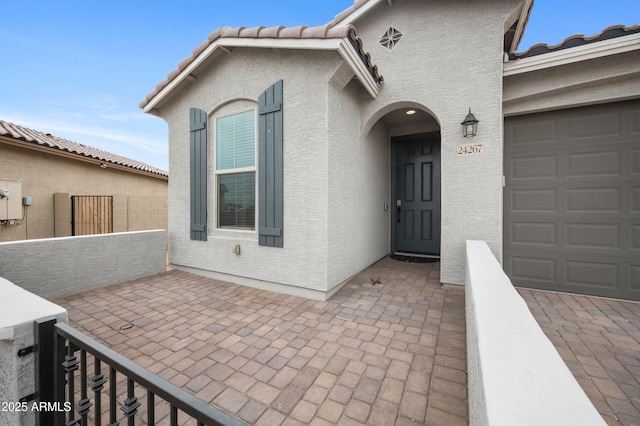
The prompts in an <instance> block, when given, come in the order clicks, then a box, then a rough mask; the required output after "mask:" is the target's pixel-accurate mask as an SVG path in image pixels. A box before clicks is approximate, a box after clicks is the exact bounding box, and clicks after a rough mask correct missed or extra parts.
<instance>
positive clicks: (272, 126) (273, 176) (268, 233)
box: [258, 80, 283, 247]
mask: <svg viewBox="0 0 640 426" xmlns="http://www.w3.org/2000/svg"><path fill="white" fill-rule="evenodd" d="M282 124H283V123H282V80H280V81H278V82H276V83H275V84H274V85H273V86H271V87H269V88H268V89H267V90H266V91H265V92H264V93H263V94H262V95H260V98H259V99H258V204H259V211H258V233H259V244H260V245H261V246H269V247H282V245H283V244H282V243H283V238H282V237H283V230H282V225H283V202H282V198H283V197H282V130H283V125H282Z"/></svg>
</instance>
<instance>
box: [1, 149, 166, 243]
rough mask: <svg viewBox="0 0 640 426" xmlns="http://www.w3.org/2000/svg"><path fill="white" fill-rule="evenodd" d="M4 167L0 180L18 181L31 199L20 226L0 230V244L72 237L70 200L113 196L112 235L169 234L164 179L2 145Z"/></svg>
mask: <svg viewBox="0 0 640 426" xmlns="http://www.w3.org/2000/svg"><path fill="white" fill-rule="evenodd" d="M0 166H1V167H0V179H6V180H17V181H20V182H21V184H22V195H23V196H29V197H32V199H33V204H32V206H30V207H28V212H27V218H26V219H25V220H24V221H23V222H22V223H21V224H17V225H13V226H7V225H0V241H15V240H23V239H27V232H28V238H29V239H35V238H51V237H58V236H68V235H71V226H70V221H71V206H70V204H71V201H70V200H69V196H70V195H115V197H114V232H122V231H137V230H145V229H158V228H163V229H166V228H167V219H166V216H167V213H166V204H167V198H168V196H167V192H168V186H167V181H166V180H164V179H158V178H154V177H149V176H144V175H141V174H138V173H131V172H127V171H123V170H117V169H115V168H112V167H107V168H106V169H103V168H101V167H100V165H99V164H92V163H86V162H82V161H77V160H73V159H70V158H66V157H61V156H57V155H50V154H46V153H44V152H40V151H36V150H31V149H25V148H20V147H16V146H12V145H7V144H4V143H1V142H0ZM56 194H57V195H56ZM116 194H120V196H118V195H116ZM123 204H124V208H126V210H122V208H123V207H122V205H123ZM123 214H125V215H126V216H125V217H124V218H122V215H123ZM116 215H118V216H116ZM123 221H124V222H123Z"/></svg>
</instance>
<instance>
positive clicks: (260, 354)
mask: <svg viewBox="0 0 640 426" xmlns="http://www.w3.org/2000/svg"><path fill="white" fill-rule="evenodd" d="M56 303H58V304H60V305H61V306H64V307H65V308H67V309H68V311H69V318H70V323H71V325H73V326H74V327H76V328H77V329H79V330H80V331H84V332H86V333H87V334H89V335H91V336H93V337H94V338H97V340H99V341H102V342H103V343H105V344H106V345H107V346H109V347H111V348H113V349H115V350H116V351H118V352H120V353H121V354H123V355H124V356H127V357H128V358H130V359H132V360H134V361H135V362H137V363H138V364H140V365H142V366H143V367H146V368H149V369H150V370H151V371H153V372H155V373H157V374H158V375H160V376H161V377H163V378H165V379H167V380H169V381H170V382H172V383H174V384H176V385H178V386H180V387H182V388H184V389H186V390H188V391H189V392H192V393H194V394H195V395H197V396H198V397H200V398H201V399H203V400H205V401H207V402H209V403H211V404H212V405H214V406H216V407H218V408H220V409H221V410H223V411H225V412H227V413H229V414H231V415H233V416H235V417H237V418H240V419H242V420H243V421H245V422H247V423H249V424H257V425H280V424H287V425H303V424H304V425H306V424H311V425H334V424H339V425H365V424H366V425H385V426H387V425H393V424H396V425H408V424H429V425H439V424H442V425H464V424H467V423H468V416H467V377H466V342H465V340H466V337H465V336H466V335H465V315H464V291H463V290H462V289H461V288H449V287H443V286H441V285H440V276H439V264H438V263H429V264H414V263H404V262H398V261H395V260H392V259H390V258H385V259H383V260H381V261H379V262H378V263H376V264H375V265H373V266H371V267H370V268H368V269H367V270H365V271H364V272H362V273H361V274H359V275H358V276H356V277H354V278H353V279H352V280H350V281H349V283H347V284H346V285H345V286H344V287H343V288H342V289H340V290H339V291H338V292H337V293H336V294H335V295H334V296H333V297H332V298H331V299H330V300H328V301H325V302H320V301H313V300H308V299H304V298H299V297H293V296H285V295H281V294H277V293H271V292H268V291H262V290H256V289H251V288H247V287H242V286H238V285H234V284H230V283H226V282H221V281H216V280H213V279H210V278H204V277H200V276H197V275H192V274H189V273H186V272H182V271H177V270H173V271H169V272H167V273H163V274H160V275H155V276H152V277H147V278H143V279H139V280H135V281H131V282H127V283H123V284H119V285H115V286H110V287H108V288H104V289H100V290H96V291H91V292H87V293H82V294H79V295H76V296H72V297H68V298H65V299H60V300H57V301H56ZM128 323H130V324H133V327H132V328H129V329H127V330H120V327H121V326H123V325H125V324H128ZM141 408H142V409H144V404H143V406H142V407H141ZM165 413H166V410H165ZM156 416H157V418H158V417H159V416H160V415H159V414H156Z"/></svg>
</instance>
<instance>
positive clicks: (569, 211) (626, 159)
mask: <svg viewBox="0 0 640 426" xmlns="http://www.w3.org/2000/svg"><path fill="white" fill-rule="evenodd" d="M544 126H547V128H539V127H544ZM504 151H505V160H504V174H505V189H504V215H505V216H504V267H505V271H506V272H507V274H508V275H509V276H510V277H511V279H512V281H513V283H514V284H515V285H520V286H526V287H533V288H541V289H546V290H557V291H568V292H577V293H584V294H592V295H600V296H605V297H618V298H627V299H633V300H640V100H634V101H628V102H619V103H615V104H607V105H597V106H592V107H585V108H575V109H572V110H564V111H552V112H545V113H540V114H532V115H529V116H521V117H511V118H508V119H506V120H505V150H504Z"/></svg>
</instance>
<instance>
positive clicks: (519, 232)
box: [509, 222, 558, 247]
mask: <svg viewBox="0 0 640 426" xmlns="http://www.w3.org/2000/svg"><path fill="white" fill-rule="evenodd" d="M509 242H510V243H511V244H516V245H517V244H524V245H536V246H545V247H555V246H556V245H557V244H558V226H557V224H556V223H540V222H512V223H511V238H510V240H509Z"/></svg>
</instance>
